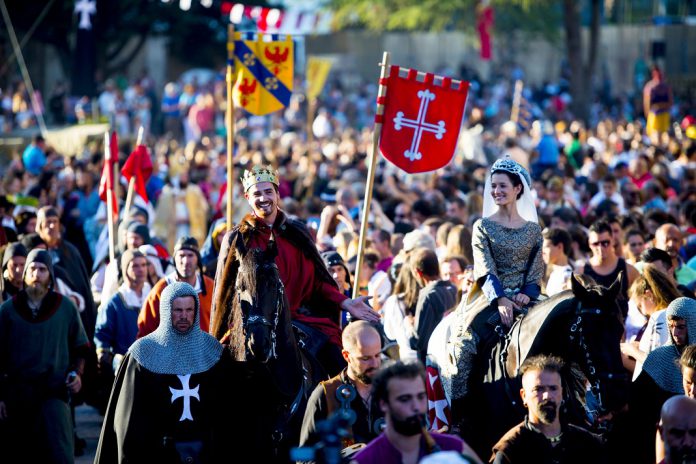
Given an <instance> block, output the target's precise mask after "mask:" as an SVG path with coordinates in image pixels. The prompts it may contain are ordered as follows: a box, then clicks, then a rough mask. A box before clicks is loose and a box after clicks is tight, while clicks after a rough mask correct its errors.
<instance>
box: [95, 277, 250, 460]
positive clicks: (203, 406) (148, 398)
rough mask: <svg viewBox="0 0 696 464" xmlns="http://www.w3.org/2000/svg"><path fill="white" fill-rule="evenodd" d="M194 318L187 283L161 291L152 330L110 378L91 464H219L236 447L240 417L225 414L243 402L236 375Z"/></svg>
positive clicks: (194, 298)
mask: <svg viewBox="0 0 696 464" xmlns="http://www.w3.org/2000/svg"><path fill="white" fill-rule="evenodd" d="M200 311H201V307H200V302H199V300H198V292H197V291H196V290H195V289H194V288H193V287H192V286H191V285H189V284H188V283H186V282H172V283H170V284H169V285H167V287H166V288H165V289H164V290H163V291H162V297H161V300H160V308H159V314H160V319H159V326H158V328H157V330H155V331H154V332H152V333H151V334H149V335H147V336H145V337H143V338H141V339H139V340H137V341H136V342H135V343H133V345H132V346H131V347H130V349H129V350H128V354H127V355H126V356H125V357H124V358H123V361H122V363H121V366H120V367H119V369H118V372H117V374H116V381H115V382H114V387H113V390H112V392H111V399H110V400H109V407H108V410H107V413H106V415H105V417H104V425H103V426H102V431H101V436H100V438H99V446H98V448H97V455H96V458H95V461H94V462H95V463H97V464H102V463H122V462H140V463H147V462H160V463H172V464H173V463H181V462H196V463H213V462H222V461H224V460H225V459H228V458H229V456H230V454H229V453H230V450H231V449H234V448H235V444H238V445H239V446H242V444H243V443H244V440H245V438H244V435H243V433H244V431H243V430H242V428H243V425H244V421H243V420H239V418H240V417H244V415H243V414H244V413H243V412H241V411H226V410H225V408H226V407H227V406H228V405H230V403H231V402H230V401H229V398H238V399H240V398H242V395H243V393H242V386H241V385H240V383H241V381H240V380H241V379H242V378H243V374H242V372H241V370H240V369H236V368H235V366H236V365H235V364H233V363H231V362H229V357H226V356H223V349H222V345H220V343H218V341H217V340H215V339H214V338H213V337H212V336H210V335H208V334H207V333H205V332H203V331H202V330H201V328H200V323H199V318H200ZM232 379H234V380H235V381H234V382H233V381H232ZM228 395H231V396H228ZM233 403H235V405H241V403H243V402H240V401H237V402H233ZM237 429H239V430H237Z"/></svg>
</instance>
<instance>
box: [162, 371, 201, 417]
mask: <svg viewBox="0 0 696 464" xmlns="http://www.w3.org/2000/svg"><path fill="white" fill-rule="evenodd" d="M177 377H179V380H180V381H181V390H176V389H174V388H172V387H169V391H170V392H172V403H173V402H174V401H176V400H178V399H179V398H183V399H184V410H183V412H182V413H181V418H180V419H179V422H183V421H185V420H191V421H192V420H193V416H192V415H191V398H196V399H197V400H198V401H200V400H201V398H200V397H199V396H198V387H200V385H196V388H193V389H191V388H189V380H191V374H188V375H177Z"/></svg>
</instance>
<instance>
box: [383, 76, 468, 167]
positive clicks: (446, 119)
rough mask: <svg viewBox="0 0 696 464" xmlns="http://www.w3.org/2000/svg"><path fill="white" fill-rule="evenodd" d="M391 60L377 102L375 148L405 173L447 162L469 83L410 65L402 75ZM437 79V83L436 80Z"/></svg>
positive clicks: (453, 143)
mask: <svg viewBox="0 0 696 464" xmlns="http://www.w3.org/2000/svg"><path fill="white" fill-rule="evenodd" d="M399 70H400V68H399V67H398V66H392V67H391V70H390V73H389V77H388V78H386V79H385V82H383V85H386V87H387V94H386V96H385V97H384V99H383V100H378V103H383V104H384V114H383V115H377V116H376V117H375V121H376V122H377V123H382V124H383V126H382V134H381V137H380V141H379V148H380V150H381V151H382V154H383V155H384V157H385V158H386V159H388V160H389V161H391V162H392V163H394V164H395V165H396V166H397V167H399V168H401V169H403V170H404V171H406V172H408V173H409V174H415V173H419V172H429V171H435V170H436V169H440V168H442V167H445V166H447V164H449V162H450V161H451V160H452V157H453V156H454V151H455V149H456V147H457V139H458V138H459V130H460V129H461V126H462V118H463V117H464V105H465V104H466V97H467V94H468V92H469V83H468V82H465V81H460V82H456V83H453V82H452V79H451V78H449V77H438V78H437V79H435V77H436V76H435V75H433V74H430V73H428V74H425V77H424V79H423V81H422V82H420V81H418V80H417V76H418V72H417V71H416V70H415V69H409V70H408V75H407V76H406V77H400V76H399ZM436 80H437V82H438V83H437V84H436V83H435V82H436Z"/></svg>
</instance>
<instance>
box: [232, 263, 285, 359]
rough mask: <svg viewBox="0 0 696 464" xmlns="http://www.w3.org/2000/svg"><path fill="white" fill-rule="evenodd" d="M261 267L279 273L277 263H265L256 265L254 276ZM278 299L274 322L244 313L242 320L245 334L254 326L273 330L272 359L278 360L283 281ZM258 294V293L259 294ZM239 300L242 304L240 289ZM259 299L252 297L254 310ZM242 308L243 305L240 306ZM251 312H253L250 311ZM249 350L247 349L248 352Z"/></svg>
mask: <svg viewBox="0 0 696 464" xmlns="http://www.w3.org/2000/svg"><path fill="white" fill-rule="evenodd" d="M259 267H261V268H262V269H275V270H276V271H278V266H277V265H276V263H273V262H271V263H264V264H256V265H255V266H254V275H256V271H257V270H258V269H259ZM245 272H250V271H245ZM278 285H279V287H278V298H277V299H276V307H275V311H274V313H273V322H271V321H269V320H268V319H267V318H266V316H263V315H257V314H252V315H247V316H245V315H244V313H243V312H242V320H243V324H244V331H245V333H248V329H249V327H251V326H253V325H263V326H266V327H270V328H271V359H278V353H277V352H276V340H277V333H276V332H277V329H278V321H279V319H280V312H281V310H282V305H283V301H284V300H285V286H284V285H283V281H282V280H280V279H278ZM257 293H258V292H257ZM237 299H238V300H240V303H241V292H240V291H239V289H237ZM257 301H258V298H256V295H253V296H252V301H251V304H250V306H251V307H252V309H257V307H256V306H257V303H256V302H257ZM240 307H241V304H240ZM249 312H251V311H249ZM248 350H249V348H248V347H247V351H248Z"/></svg>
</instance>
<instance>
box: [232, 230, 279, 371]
mask: <svg viewBox="0 0 696 464" xmlns="http://www.w3.org/2000/svg"><path fill="white" fill-rule="evenodd" d="M276 255H277V248H276V245H275V242H273V241H271V242H269V244H268V247H267V249H266V251H261V250H259V249H252V250H248V252H247V253H245V257H244V259H242V261H241V265H240V268H239V278H238V279H237V297H238V299H239V304H240V308H241V311H242V320H243V324H244V334H245V340H244V344H245V348H246V352H247V357H248V358H249V359H253V360H256V361H258V362H261V363H266V362H268V361H269V360H271V359H273V358H275V357H276V330H277V328H278V321H279V318H280V317H281V312H282V309H283V305H284V304H285V294H284V288H283V282H282V281H281V279H280V274H279V272H278V267H277V266H276V264H275V257H276Z"/></svg>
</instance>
